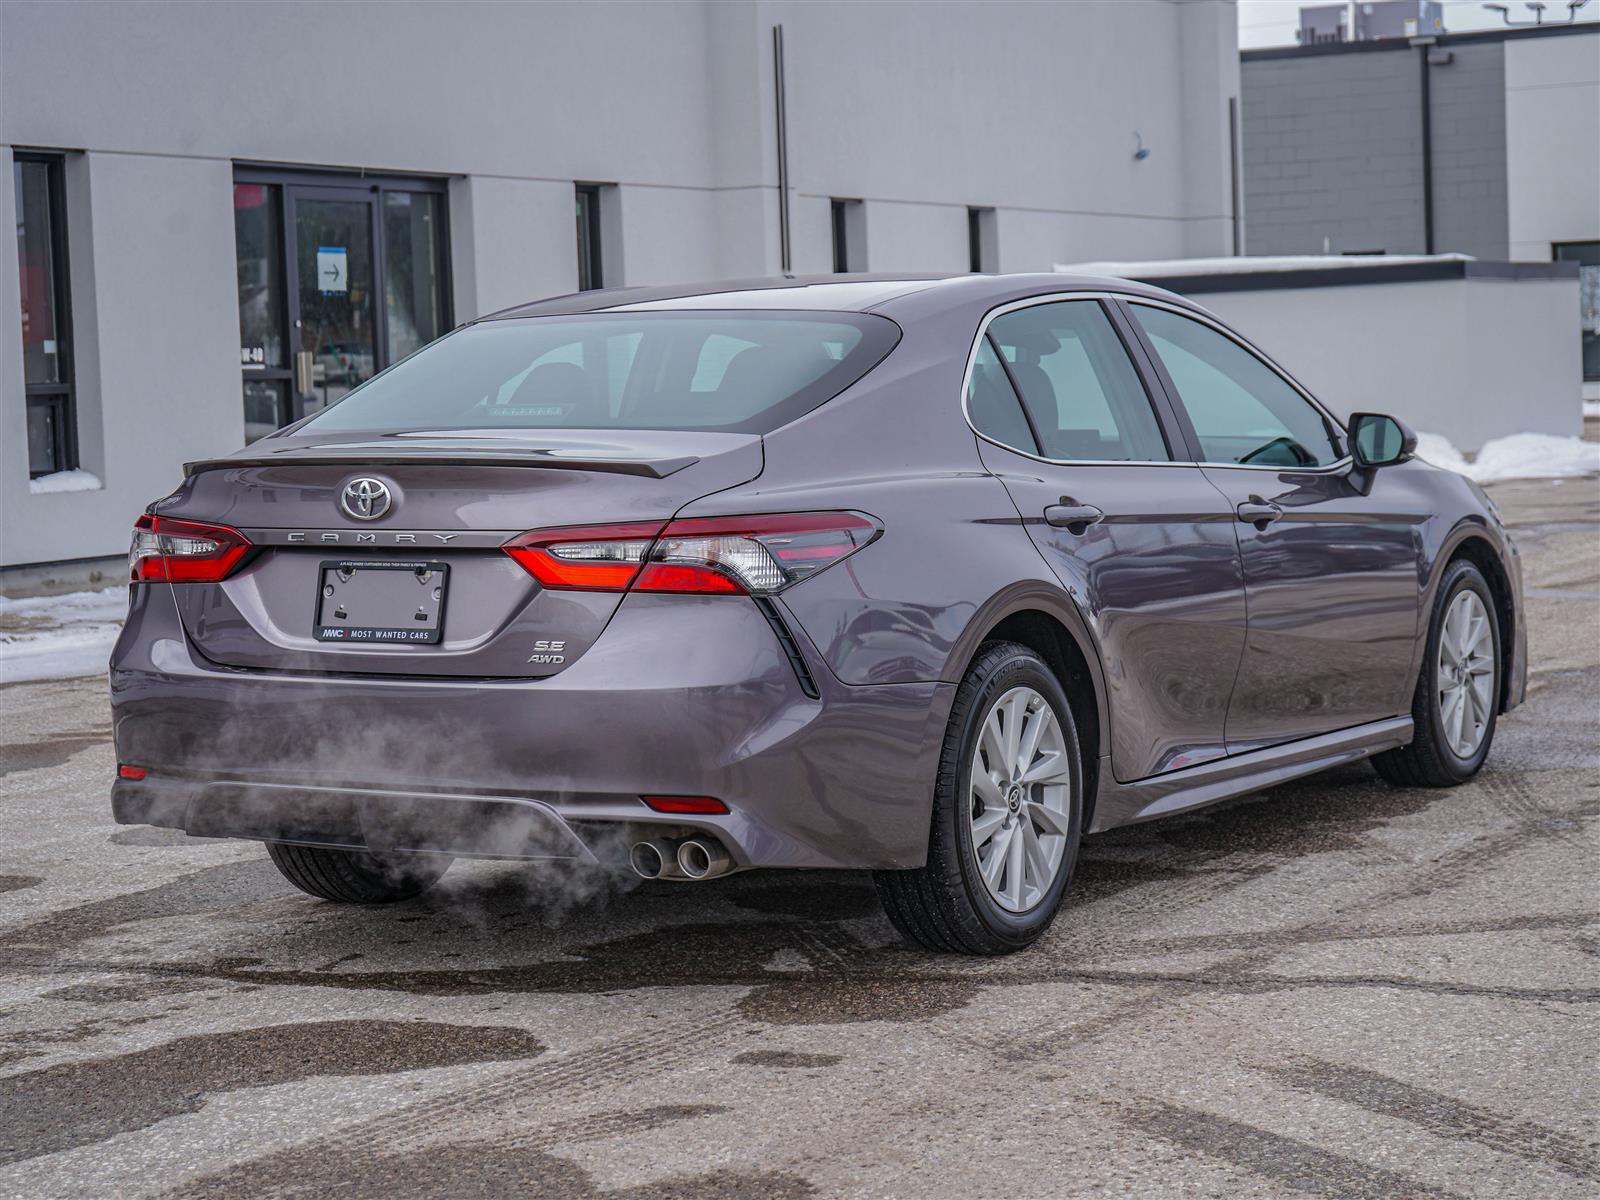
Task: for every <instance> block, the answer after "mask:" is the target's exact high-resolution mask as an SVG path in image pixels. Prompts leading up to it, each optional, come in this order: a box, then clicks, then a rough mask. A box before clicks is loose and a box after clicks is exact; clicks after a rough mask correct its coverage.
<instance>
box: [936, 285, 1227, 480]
mask: <svg viewBox="0 0 1600 1200" xmlns="http://www.w3.org/2000/svg"><path fill="white" fill-rule="evenodd" d="M1126 298H1127V297H1126V296H1125V295H1124V294H1122V293H1119V292H1081V291H1080V292H1049V293H1046V294H1044V295H1040V296H1024V297H1023V298H1022V299H1021V300H1012V301H1009V302H1008V303H1006V304H1002V305H1000V306H999V307H998V308H991V309H990V310H989V311H988V312H986V313H985V314H984V316H983V320H982V321H980V322H978V332H977V335H976V336H975V337H974V338H973V339H972V348H971V349H970V350H969V351H967V369H966V370H965V371H964V372H962V375H961V416H962V418H963V419H964V420H965V421H966V423H967V428H968V429H970V430H972V433H973V435H974V436H975V437H977V438H979V439H980V440H982V441H985V442H988V443H989V444H990V445H991V446H998V447H1000V449H1002V450H1006V451H1009V452H1010V453H1012V454H1020V455H1021V456H1022V457H1023V458H1027V459H1032V460H1033V461H1034V462H1041V463H1048V464H1050V465H1051V466H1053V467H1197V466H1199V465H1200V464H1199V463H1197V462H1193V461H1189V460H1182V459H1175V458H1165V459H1162V458H1046V457H1045V456H1044V455H1042V454H1031V453H1029V452H1028V451H1026V450H1023V449H1022V448H1020V447H1018V446H1008V445H1007V444H1006V443H1005V442H1002V441H1000V440H999V439H998V438H992V437H990V436H989V435H988V434H986V433H984V432H983V430H981V429H979V428H978V426H977V425H976V424H975V423H974V422H973V420H972V413H971V412H970V411H969V410H968V408H967V393H968V390H969V389H970V388H971V386H972V369H973V367H974V366H976V365H977V361H978V347H980V346H981V345H983V339H984V338H985V337H986V336H987V335H988V333H989V326H990V324H992V323H993V322H994V321H995V320H997V319H998V318H1000V317H1003V316H1005V315H1006V314H1007V313H1011V312H1016V311H1017V310H1018V309H1023V308H1035V307H1037V306H1039V305H1041V304H1058V303H1060V302H1062V301H1064V300H1096V301H1099V300H1124V299H1126ZM1107 320H1108V321H1109V320H1110V318H1109V317H1108V318H1107ZM1112 328H1113V329H1115V328H1116V326H1115V325H1113V326H1112ZM1128 365H1129V366H1131V367H1133V369H1134V373H1135V374H1139V368H1138V364H1137V363H1136V362H1134V360H1133V356H1132V355H1131V354H1130V355H1129V356H1128ZM1139 382H1140V386H1141V387H1142V386H1143V385H1144V379H1143V376H1142V375H1141V376H1140V380H1139ZM1022 402H1023V401H1022V397H1021V396H1018V397H1017V403H1018V405H1021V404H1022ZM1145 402H1146V403H1148V404H1149V405H1150V411H1151V413H1152V415H1154V416H1155V418H1156V424H1157V425H1158V426H1160V425H1161V413H1160V411H1159V410H1158V409H1157V408H1156V406H1155V399H1154V397H1152V396H1150V395H1149V394H1148V393H1146V395H1145ZM1164 435H1165V429H1164V428H1163V436H1164Z"/></svg>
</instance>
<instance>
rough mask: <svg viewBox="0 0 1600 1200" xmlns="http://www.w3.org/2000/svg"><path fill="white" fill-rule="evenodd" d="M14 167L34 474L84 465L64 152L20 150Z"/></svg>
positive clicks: (24, 364)
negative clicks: (77, 417) (77, 414)
mask: <svg viewBox="0 0 1600 1200" xmlns="http://www.w3.org/2000/svg"><path fill="white" fill-rule="evenodd" d="M11 170H12V183H13V187H14V189H15V200H16V212H17V273H18V277H19V282H20V284H21V288H22V378H23V384H24V390H25V392H26V394H27V405H28V473H29V475H30V476H37V475H48V474H51V473H53V472H56V471H70V470H72V469H73V468H74V467H76V466H77V465H78V464H77V447H76V440H77V439H76V428H75V421H74V404H73V392H72V356H71V338H70V328H69V326H70V323H69V319H68V312H69V307H68V301H67V240H66V222H65V212H64V203H63V198H62V183H61V158H60V156H58V155H43V154H26V153H21V152H18V153H17V154H16V155H15V157H14V160H13V162H12V168H11Z"/></svg>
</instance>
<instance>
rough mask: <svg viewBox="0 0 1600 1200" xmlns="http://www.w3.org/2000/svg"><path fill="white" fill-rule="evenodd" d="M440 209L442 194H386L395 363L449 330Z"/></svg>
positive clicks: (387, 291)
mask: <svg viewBox="0 0 1600 1200" xmlns="http://www.w3.org/2000/svg"><path fill="white" fill-rule="evenodd" d="M440 207H441V205H440V198H439V197H438V196H437V195H434V194H432V193H429V192H385V193H384V196H383V244H384V262H385V265H386V266H387V268H388V270H387V272H386V275H385V280H384V302H385V304H387V306H388V316H389V328H388V335H387V340H388V345H389V361H390V362H398V361H399V360H400V359H402V358H404V357H405V356H406V355H408V354H410V353H411V352H412V351H414V350H420V349H421V348H422V347H423V346H426V345H427V344H428V343H429V342H431V341H433V339H434V338H436V337H438V336H439V335H440V334H441V333H443V332H444V314H443V313H442V312H441V311H440V309H441V308H442V304H443V287H442V283H441V275H442V274H443V269H442V264H441V263H440V262H439V245H440V241H441V238H442V234H443V230H442V229H441V228H440V221H439V210H440Z"/></svg>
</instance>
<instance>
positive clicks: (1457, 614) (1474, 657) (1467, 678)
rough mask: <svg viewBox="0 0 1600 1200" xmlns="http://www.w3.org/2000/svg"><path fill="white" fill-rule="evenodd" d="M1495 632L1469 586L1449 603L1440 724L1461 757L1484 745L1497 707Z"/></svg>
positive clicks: (1442, 646) (1442, 635) (1442, 638)
mask: <svg viewBox="0 0 1600 1200" xmlns="http://www.w3.org/2000/svg"><path fill="white" fill-rule="evenodd" d="M1494 667H1495V661H1494V630H1492V629H1491V628H1490V627H1489V613H1488V611H1487V610H1486V609H1485V608H1484V605H1483V600H1482V599H1481V598H1479V596H1478V593H1477V592H1475V591H1472V590H1471V589H1470V588H1468V589H1464V590H1463V591H1461V592H1460V593H1459V594H1458V595H1457V596H1456V598H1455V599H1454V600H1452V601H1451V602H1450V607H1449V609H1447V610H1446V612H1445V615H1444V625H1443V627H1442V628H1441V629H1440V630H1439V663H1438V675H1437V678H1438V705H1439V725H1440V728H1442V729H1443V730H1444V736H1445V741H1446V742H1447V743H1448V744H1449V746H1450V749H1451V751H1452V752H1453V753H1454V754H1455V755H1456V756H1457V757H1458V758H1471V757H1472V756H1473V755H1474V754H1475V753H1477V750H1478V747H1479V746H1480V745H1481V744H1482V743H1483V736H1484V733H1485V732H1486V731H1487V730H1488V728H1489V717H1490V715H1491V714H1492V712H1493V704H1494V676H1495V671H1494Z"/></svg>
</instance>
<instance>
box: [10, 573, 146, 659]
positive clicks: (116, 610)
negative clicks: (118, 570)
mask: <svg viewBox="0 0 1600 1200" xmlns="http://www.w3.org/2000/svg"><path fill="white" fill-rule="evenodd" d="M127 613H128V589H127V587H126V586H120V587H109V588H105V589H104V590H103V591H98V592H72V593H70V594H68V595H65V596H29V597H27V598H26V599H22V600H8V599H6V598H5V597H3V596H0V683H18V682H21V681H23V680H33V679H76V678H78V677H80V676H84V675H103V674H105V670H106V660H107V659H108V658H110V657H111V646H112V643H113V642H115V641H116V640H117V633H118V631H119V630H120V629H121V628H122V622H123V619H124V618H125V617H126V616H127Z"/></svg>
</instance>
